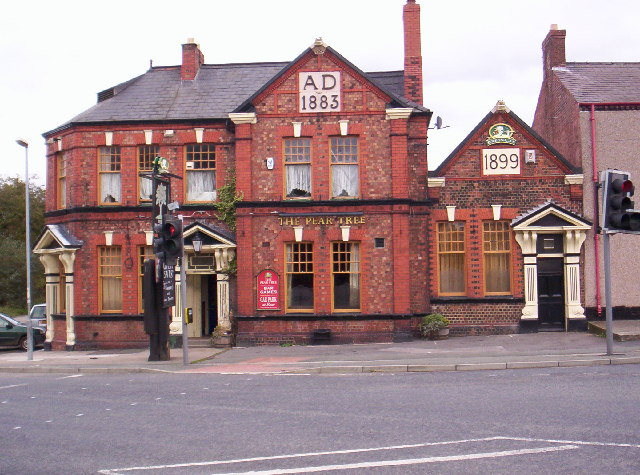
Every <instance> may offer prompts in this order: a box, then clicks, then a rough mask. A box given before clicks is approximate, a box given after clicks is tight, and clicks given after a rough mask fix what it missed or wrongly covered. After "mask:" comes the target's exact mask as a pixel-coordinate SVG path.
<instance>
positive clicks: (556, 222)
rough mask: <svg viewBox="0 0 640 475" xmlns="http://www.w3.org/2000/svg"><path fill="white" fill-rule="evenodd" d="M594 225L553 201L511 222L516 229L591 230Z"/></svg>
mask: <svg viewBox="0 0 640 475" xmlns="http://www.w3.org/2000/svg"><path fill="white" fill-rule="evenodd" d="M591 225H592V223H591V222H590V221H588V220H587V219H585V218H583V217H582V216H580V215H578V214H576V213H573V212H571V211H569V210H567V209H564V208H563V207H561V206H558V205H557V204H555V203H554V202H553V201H552V200H549V201H547V202H546V203H543V204H541V205H540V206H537V207H535V208H533V209H531V210H529V211H527V212H525V213H523V214H521V215H520V216H518V217H516V218H514V219H513V220H512V221H511V227H513V228H514V229H523V228H531V227H536V228H546V227H553V228H558V227H567V226H569V227H572V228H579V229H583V230H587V229H591Z"/></svg>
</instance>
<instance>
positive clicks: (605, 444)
mask: <svg viewBox="0 0 640 475" xmlns="http://www.w3.org/2000/svg"><path fill="white" fill-rule="evenodd" d="M507 439H509V440H519V441H524V442H549V443H551V444H574V445H595V446H600V447H632V448H635V449H640V444H623V443H617V442H584V441H579V440H553V439H532V438H528V437H507Z"/></svg>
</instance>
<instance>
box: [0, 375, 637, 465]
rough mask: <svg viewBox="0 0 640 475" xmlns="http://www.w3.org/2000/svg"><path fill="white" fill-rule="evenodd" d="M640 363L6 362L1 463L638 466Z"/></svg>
mask: <svg viewBox="0 0 640 475" xmlns="http://www.w3.org/2000/svg"><path fill="white" fill-rule="evenodd" d="M639 394H640V366H638V365H622V366H600V367H588V368H585V367H582V368H554V369H549V370H540V369H538V370H533V369H532V370H511V371H496V372H493V371H477V372H457V373H453V372H452V373H447V372H443V373H420V374H413V373H401V374H387V373H377V374H349V375H216V374H135V375H104V374H100V375H79V374H74V375H71V374H70V375H60V374H58V375H54V374H52V375H42V374H41V375H29V374H2V375H0V425H1V427H2V428H3V430H2V432H1V435H0V443H1V444H2V450H1V453H2V455H1V456H0V473H2V474H25V473H45V474H66V475H68V474H96V473H101V474H106V475H114V474H123V475H124V474H131V475H137V474H149V475H152V474H153V475H159V474H203V473H206V474H220V473H249V472H250V473H261V474H275V473H355V474H360V473H362V474H423V473H439V474H440V473H442V474H460V473H465V474H466V475H468V474H476V473H477V474H480V473H483V474H486V473H493V474H502V473H504V474H507V473H508V474H529V473H532V472H539V473H554V474H565V473H566V474H576V473H598V474H627V473H629V474H631V473H633V474H635V473H640V437H639V434H640V397H639V396H638V395H639Z"/></svg>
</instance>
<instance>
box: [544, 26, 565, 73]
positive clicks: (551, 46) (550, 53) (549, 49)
mask: <svg viewBox="0 0 640 475" xmlns="http://www.w3.org/2000/svg"><path fill="white" fill-rule="evenodd" d="M566 36H567V30H559V29H558V25H551V29H550V30H549V33H548V34H547V37H546V38H545V39H544V41H543V42H542V61H544V64H543V69H544V75H545V76H546V75H547V72H548V71H550V70H551V68H555V67H556V66H565V65H566V64H567V58H566V56H565V47H564V44H565V38H566Z"/></svg>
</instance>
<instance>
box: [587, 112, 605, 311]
mask: <svg viewBox="0 0 640 475" xmlns="http://www.w3.org/2000/svg"><path fill="white" fill-rule="evenodd" d="M589 120H590V121H591V170H592V172H593V173H592V175H593V177H592V180H593V210H594V211H593V218H594V219H593V241H594V244H595V259H596V312H597V315H598V318H601V317H602V301H601V299H602V296H601V294H600V234H599V233H598V226H599V224H600V206H599V204H598V195H599V190H600V189H599V188H598V182H599V181H598V155H597V153H596V106H595V104H591V117H590V119H589Z"/></svg>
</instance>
